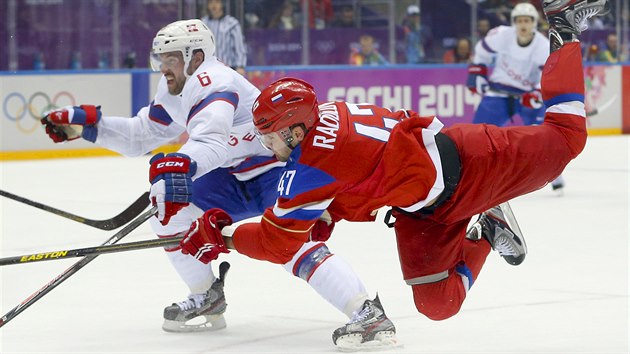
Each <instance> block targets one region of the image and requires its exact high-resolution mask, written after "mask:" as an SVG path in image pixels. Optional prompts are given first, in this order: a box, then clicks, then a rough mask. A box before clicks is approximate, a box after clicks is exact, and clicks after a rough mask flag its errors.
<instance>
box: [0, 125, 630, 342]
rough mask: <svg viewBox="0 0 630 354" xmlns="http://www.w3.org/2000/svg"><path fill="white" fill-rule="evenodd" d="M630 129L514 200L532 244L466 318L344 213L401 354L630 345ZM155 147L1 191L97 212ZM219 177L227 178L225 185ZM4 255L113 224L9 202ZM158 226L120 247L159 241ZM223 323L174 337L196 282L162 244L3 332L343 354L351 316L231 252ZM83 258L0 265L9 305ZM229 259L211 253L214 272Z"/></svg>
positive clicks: (76, 285)
mask: <svg viewBox="0 0 630 354" xmlns="http://www.w3.org/2000/svg"><path fill="white" fill-rule="evenodd" d="M629 143H630V137H628V136H611V137H591V138H589V140H588V144H587V147H586V149H585V151H584V152H583V153H582V155H580V156H579V157H578V158H577V159H576V160H575V161H573V162H572V163H571V164H570V165H569V166H568V168H567V169H566V171H565V174H564V176H565V179H566V183H567V184H566V188H565V189H566V191H565V195H564V196H562V197H557V196H555V194H554V193H553V192H552V191H551V188H550V187H549V186H548V187H545V188H544V189H542V190H539V191H537V192H535V193H531V194H529V195H527V196H524V197H521V198H518V199H516V200H514V201H513V202H512V207H513V209H514V211H515V213H516V216H517V218H518V219H519V222H520V225H521V228H522V229H523V232H524V233H525V236H526V240H527V243H528V246H529V255H528V256H527V259H526V260H525V262H524V263H523V264H522V265H521V266H518V267H513V266H510V265H508V264H507V263H506V262H504V261H503V260H502V259H501V258H500V257H499V255H498V254H497V253H496V252H492V253H491V254H490V255H489V257H488V260H487V261H486V265H485V267H484V269H483V271H482V273H481V275H480V276H479V278H478V279H477V282H476V283H475V284H474V286H473V287H472V289H471V290H470V292H469V293H468V298H467V300H466V301H465V303H464V305H463V307H462V309H461V311H460V313H459V314H457V315H456V316H454V317H453V318H451V319H448V320H445V321H441V322H434V321H431V320H429V319H427V318H425V317H423V316H422V315H420V314H418V313H417V311H416V310H415V307H414V305H413V301H412V297H411V290H410V289H409V287H408V286H406V285H405V283H404V282H403V281H402V277H401V272H400V268H399V264H398V258H397V253H396V245H395V240H394V235H393V231H392V230H390V229H387V228H386V226H385V225H384V224H383V223H382V222H380V220H379V222H377V223H370V224H368V223H352V224H351V223H345V222H344V223H341V224H339V225H338V227H337V229H336V230H335V234H334V236H333V239H332V240H331V241H330V242H329V246H330V248H331V249H332V250H333V251H334V252H335V253H337V254H338V255H341V256H343V257H344V258H346V259H347V260H348V261H349V262H350V263H351V264H352V265H353V267H354V268H355V270H356V271H357V272H358V274H359V275H360V276H361V278H362V279H363V280H364V282H365V284H366V286H367V288H368V290H369V291H370V293H371V296H374V294H375V293H376V292H377V291H378V293H379V296H380V298H381V300H382V302H383V305H384V306H385V310H386V313H387V314H388V315H389V317H390V318H391V319H392V320H393V321H394V323H395V325H396V328H397V331H398V338H399V340H400V341H401V343H402V344H403V345H404V346H403V347H402V348H399V349H397V350H395V351H393V352H401V353H402V352H404V353H412V352H414V353H415V352H421V353H552V352H556V353H560V352H561V353H622V352H625V353H627V352H628V351H629V341H628V336H629V334H628V333H629V328H628V321H629V316H628V304H629V301H628V300H629V297H628V290H629V287H628V268H629V264H628V253H629V247H628V236H629V225H628V224H629V219H630V214H629V208H628V200H629V185H630V182H629V181H630V179H629V165H630V161H629V150H630V149H629ZM147 167H148V157H142V158H119V157H116V158H89V159H61V160H46V161H25V162H5V163H0V169H1V170H2V173H1V174H0V177H1V180H0V182H1V183H0V186H1V188H2V189H3V190H5V191H9V192H12V193H15V194H18V195H21V196H24V197H27V198H31V199H33V200H35V201H39V202H42V203H45V204H48V205H51V206H54V207H57V208H59V209H63V210H67V211H70V212H73V213H75V214H79V215H82V216H85V217H88V218H92V219H106V218H109V217H111V216H113V215H115V214H117V213H118V212H120V211H122V210H123V209H124V208H125V207H126V206H127V205H128V204H129V203H131V202H132V201H133V200H135V198H136V197H138V196H139V195H140V194H142V192H143V191H144V190H146V189H148V182H147ZM217 187H218V188H220V186H217ZM0 207H1V212H0V217H1V218H0V225H1V231H0V241H1V244H0V257H8V256H16V255H21V254H28V253H34V252H40V251H54V250H63V249H71V248H80V247H90V246H97V245H100V244H101V243H103V242H104V241H105V240H106V239H108V238H109V237H110V236H111V235H113V233H114V232H112V231H101V230H98V229H94V228H91V227H87V226H85V225H81V224H79V223H77V222H74V221H70V220H67V219H63V218H61V217H59V216H56V215H52V214H49V213H46V212H43V211H40V210H38V209H35V208H33V207H30V206H26V205H23V204H20V203H17V202H14V201H11V200H8V199H6V198H0ZM153 237H154V236H153V235H152V233H151V230H150V228H149V226H148V225H142V226H141V227H140V228H139V229H138V230H136V231H135V232H133V233H132V234H130V235H129V236H127V237H126V238H125V239H123V240H122V242H126V241H137V240H143V239H151V238H153ZM221 258H222V259H223V260H228V261H229V262H230V263H231V264H232V269H231V271H230V273H229V274H228V277H227V281H226V296H227V301H228V304H229V306H228V310H227V312H226V320H227V323H228V326H227V328H226V329H224V330H221V331H217V332H214V333H194V334H172V333H165V332H163V331H162V330H161V328H160V327H161V323H162V309H163V308H164V306H166V305H169V304H170V303H171V302H173V301H180V300H183V299H184V298H185V296H186V295H187V288H186V287H185V286H184V285H183V283H182V282H181V281H180V280H179V278H178V276H177V275H176V274H175V271H174V270H173V269H172V268H171V266H170V264H169V262H168V260H167V259H166V257H165V255H164V254H163V251H162V250H160V249H151V250H140V251H133V252H125V253H117V254H108V255H102V256H100V257H98V258H97V259H95V260H94V261H93V262H92V263H90V264H88V265H87V266H86V267H84V268H83V269H81V270H80V271H79V272H77V273H76V274H75V275H74V276H72V277H70V278H69V279H68V280H67V281H65V282H64V283H62V284H61V285H59V287H57V288H56V289H54V290H53V291H51V292H50V293H49V294H48V295H46V296H44V297H43V298H42V299H40V300H39V301H38V302H36V303H35V304H34V305H33V306H31V307H30V308H28V309H26V310H25V311H24V312H23V313H22V314H20V315H19V316H17V317H16V318H15V319H13V320H12V321H11V322H9V323H8V324H6V325H5V326H4V327H3V328H1V329H0V352H2V353H43V352H57V353H97V352H98V353H111V352H117V353H218V352H258V353H261V352H267V353H277V352H286V353H305V352H334V351H335V349H334V347H333V344H332V340H331V334H332V332H333V330H334V329H335V328H337V327H338V326H340V325H341V324H343V323H344V322H346V320H347V319H346V317H345V316H344V315H342V314H341V313H339V312H338V311H337V310H335V309H334V308H333V307H332V306H330V305H329V304H328V303H326V302H325V301H324V300H322V299H321V298H319V296H318V295H316V294H315V293H314V292H313V291H312V290H311V289H310V287H308V286H307V285H306V284H305V283H303V282H302V281H301V280H299V279H297V278H294V277H292V276H289V275H288V274H287V273H286V272H285V271H284V270H283V269H282V268H281V267H280V266H277V265H272V264H268V263H263V262H260V261H256V260H252V259H249V258H246V257H243V256H240V255H238V254H236V253H235V252H232V253H231V254H229V255H226V256H222V257H221ZM77 261H78V259H69V260H57V261H50V262H41V263H35V264H23V265H11V266H4V267H1V268H0V280H1V284H2V290H1V292H0V294H1V301H0V304H1V309H0V316H1V315H3V314H4V313H7V312H8V311H9V310H11V309H12V308H14V307H15V306H17V305H18V304H19V303H20V302H22V301H23V300H25V299H26V298H28V297H29V295H30V294H32V293H33V292H35V291H36V290H37V289H39V288H40V287H42V286H43V285H44V284H46V283H47V282H48V281H50V280H52V279H53V278H54V277H55V276H57V275H58V274H59V273H61V272H62V271H63V270H64V269H66V268H67V267H69V266H70V265H71V264H74V263H75V262H77ZM216 268H217V264H215V269H216Z"/></svg>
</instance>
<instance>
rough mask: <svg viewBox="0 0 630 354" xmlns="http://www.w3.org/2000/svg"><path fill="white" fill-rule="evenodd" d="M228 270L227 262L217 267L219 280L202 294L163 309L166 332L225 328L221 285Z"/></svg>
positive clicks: (163, 326) (192, 295)
mask: <svg viewBox="0 0 630 354" xmlns="http://www.w3.org/2000/svg"><path fill="white" fill-rule="evenodd" d="M228 269H230V264H229V263H228V262H223V263H221V265H220V266H219V278H217V279H216V280H215V281H214V283H213V284H212V286H211V287H210V289H208V291H206V292H205V293H203V294H191V295H189V296H188V299H187V300H184V301H182V302H178V303H174V304H172V305H171V306H168V307H166V308H165V309H164V324H163V325H162V329H163V330H165V331H166V332H199V331H213V330H217V329H221V328H225V326H226V323H225V318H223V313H224V312H225V308H226V307H227V303H226V302H225V294H224V293H223V285H224V283H225V274H226V273H227V271H228Z"/></svg>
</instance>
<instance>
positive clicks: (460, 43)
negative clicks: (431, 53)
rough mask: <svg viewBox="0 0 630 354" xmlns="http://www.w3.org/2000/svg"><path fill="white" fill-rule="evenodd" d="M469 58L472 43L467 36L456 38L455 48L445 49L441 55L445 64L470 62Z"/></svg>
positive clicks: (470, 57) (470, 56)
mask: <svg viewBox="0 0 630 354" xmlns="http://www.w3.org/2000/svg"><path fill="white" fill-rule="evenodd" d="M471 59H472V43H471V42H470V39H468V38H460V39H458V40H457V44H456V45H455V48H453V49H450V50H447V51H446V52H445V53H444V56H443V57H442V61H443V62H444V63H446V64H452V63H470V62H471Z"/></svg>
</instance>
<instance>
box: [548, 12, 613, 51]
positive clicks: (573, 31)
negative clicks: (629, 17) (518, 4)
mask: <svg viewBox="0 0 630 354" xmlns="http://www.w3.org/2000/svg"><path fill="white" fill-rule="evenodd" d="M543 11H544V12H545V15H546V16H547V21H548V22H549V41H550V42H551V51H555V50H557V49H559V48H560V47H562V45H563V44H564V43H565V42H572V41H575V40H577V36H578V35H579V34H580V33H582V31H585V30H586V29H587V28H588V25H587V23H586V20H588V19H589V18H591V17H593V16H596V15H605V14H607V13H608V12H609V11H610V2H609V0H543Z"/></svg>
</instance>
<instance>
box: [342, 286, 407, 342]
mask: <svg viewBox="0 0 630 354" xmlns="http://www.w3.org/2000/svg"><path fill="white" fill-rule="evenodd" d="M332 338H333V343H335V345H336V346H337V349H339V350H340V351H344V352H352V351H357V350H362V351H369V350H386V349H391V348H396V347H399V346H400V344H398V338H396V328H395V327H394V324H393V323H392V321H390V319H389V318H387V316H386V315H385V312H384V310H383V306H382V305H381V300H380V299H379V298H378V295H376V298H375V299H374V300H365V302H364V303H363V307H361V309H360V310H358V311H357V312H355V313H354V315H353V316H352V319H351V320H350V322H348V323H347V324H346V325H345V326H343V327H339V328H337V329H336V330H335V332H334V333H333V335H332Z"/></svg>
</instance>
